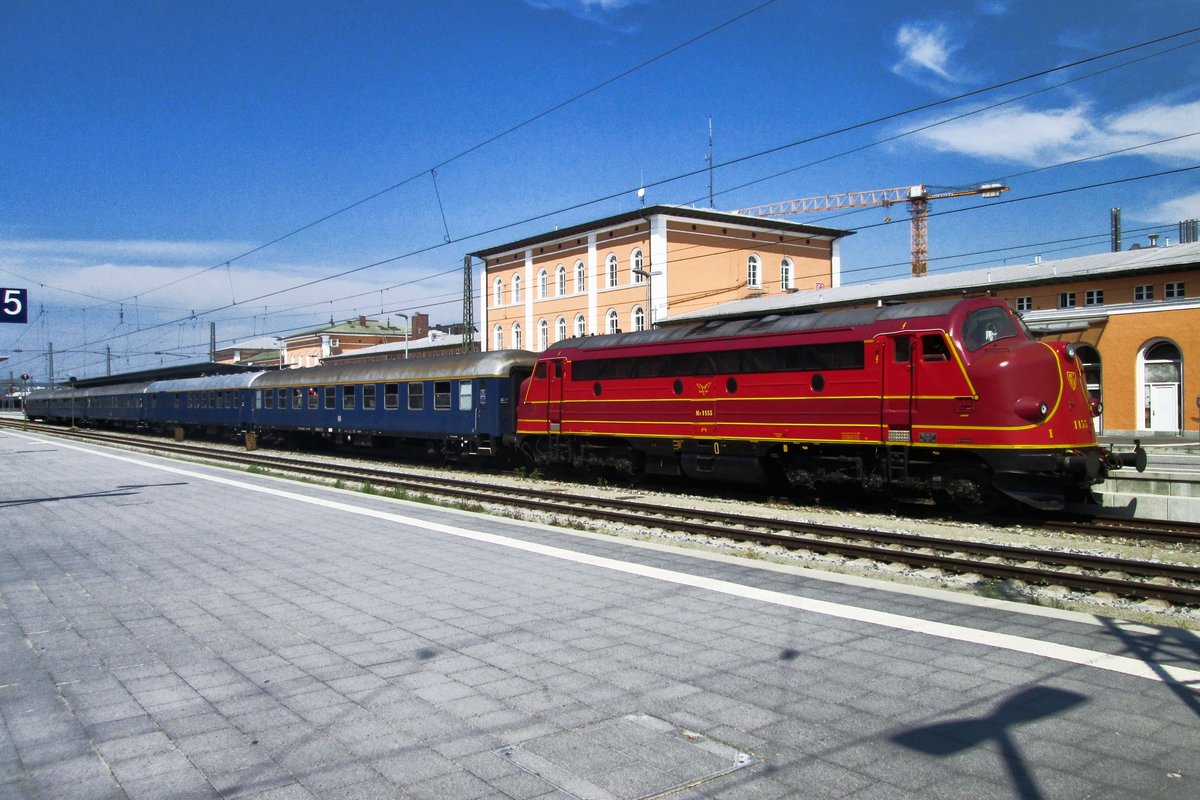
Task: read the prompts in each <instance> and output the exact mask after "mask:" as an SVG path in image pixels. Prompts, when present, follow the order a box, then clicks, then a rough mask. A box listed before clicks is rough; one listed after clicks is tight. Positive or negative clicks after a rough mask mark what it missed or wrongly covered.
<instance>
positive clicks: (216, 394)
mask: <svg viewBox="0 0 1200 800" xmlns="http://www.w3.org/2000/svg"><path fill="white" fill-rule="evenodd" d="M262 374H263V373H261V372H243V373H235V374H232V375H210V376H207V377H203V378H181V379H174V380H163V381H155V382H154V383H152V384H150V385H149V386H148V387H147V388H146V397H147V405H148V409H147V411H146V419H147V422H148V423H149V424H150V426H151V427H153V428H158V429H165V428H183V429H185V430H199V431H205V432H210V433H211V432H217V431H222V430H232V431H242V430H246V429H248V428H249V427H250V426H251V425H253V423H254V418H253V414H252V404H251V392H250V384H251V382H253V381H254V379H255V378H258V377H259V376H261V375H262Z"/></svg>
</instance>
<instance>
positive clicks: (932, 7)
mask: <svg viewBox="0 0 1200 800" xmlns="http://www.w3.org/2000/svg"><path fill="white" fill-rule="evenodd" d="M1195 27H1200V0H1123V1H1122V2H1116V0H1100V1H1099V2H1096V1H1095V0H1093V2H1076V1H1075V0H1057V1H1056V2H1049V3H1048V2H1044V1H1042V2H1033V1H1032V0H1029V1H1026V0H975V1H972V0H929V1H927V2H924V3H920V4H906V3H894V2H893V3H886V2H875V0H861V2H853V1H851V2H845V3H838V4H831V3H828V2H815V1H812V0H774V2H766V3H764V2H763V0H726V1H725V2H705V1H703V0H700V1H697V2H687V1H685V0H478V1H477V2H466V1H465V0H462V1H456V0H448V1H447V2H440V3H416V2H400V3H397V2H365V1H364V2H337V3H335V2H302V1H300V0H297V1H296V2H287V3H285V2H258V1H257V0H240V1H239V2H203V3H184V2H173V1H172V2H161V1H160V0H158V1H155V2H111V3H95V2H72V1H71V0H59V1H58V2H54V3H46V2H41V1H40V0H5V2H4V3H3V4H0V76H2V77H0V108H3V109H4V111H3V114H0V159H2V161H0V286H3V287H20V288H28V289H29V290H30V299H31V314H30V322H29V324H28V325H0V355H4V354H8V355H10V357H11V360H10V361H9V362H7V363H0V378H4V379H6V378H7V377H8V373H9V372H10V371H11V372H16V373H17V374H20V373H21V372H30V373H32V374H33V375H34V376H35V377H36V378H42V379H44V378H45V375H46V369H47V364H46V358H45V355H44V353H45V351H46V349H47V345H48V343H50V342H53V344H54V348H55V351H56V359H55V371H56V374H57V376H58V377H62V376H64V375H66V374H76V375H78V376H80V377H83V376H94V375H99V374H103V373H104V371H105V353H106V350H107V351H110V352H111V355H112V369H113V371H114V372H121V371H126V370H129V369H136V368H143V367H148V366H154V365H157V364H167V365H174V364H178V363H183V362H184V361H186V360H189V359H191V360H196V359H202V358H203V357H204V355H205V354H206V352H207V347H208V336H209V323H210V322H215V323H216V326H217V338H218V340H219V343H220V344H225V343H228V342H230V341H233V340H239V339H244V338H247V337H249V336H252V335H256V334H262V333H283V332H288V331H292V330H297V329H303V328H306V327H312V326H315V325H319V324H321V323H322V322H324V321H328V320H329V318H330V317H334V318H336V319H346V318H349V317H352V316H355V315H357V314H368V315H372V316H377V317H378V316H380V315H381V312H385V313H383V316H387V313H386V312H391V313H412V312H415V311H425V312H427V313H429V314H430V316H431V318H432V320H433V321H434V322H453V321H457V320H459V319H460V318H461V317H460V315H461V295H460V291H461V268H462V257H463V255H464V253H466V252H469V251H471V250H477V249H481V248H484V247H488V246H492V245H495V244H500V243H503V242H506V241H510V240H513V239H516V238H519V237H522V236H526V235H530V234H534V233H538V232H541V231H544V230H547V229H549V228H553V227H554V226H565V225H572V224H577V223H580V222H584V221H587V220H589V219H593V218H597V217H601V216H605V215H608V214H613V213H619V212H621V211H625V210H629V209H632V208H635V207H636V206H637V205H638V203H639V201H638V199H637V196H636V189H637V187H638V186H639V185H642V184H643V183H644V184H645V185H646V186H647V187H648V188H647V195H646V202H647V203H678V204H693V203H694V204H697V205H701V206H707V205H708V176H707V174H706V173H705V171H704V168H705V164H706V162H705V157H706V154H707V147H708V120H709V118H710V117H711V118H712V122H713V130H714V138H715V145H714V161H715V163H716V165H717V168H716V169H715V170H714V182H715V189H716V192H717V195H716V197H715V206H716V207H717V208H719V209H735V208H741V207H746V206H752V205H756V204H760V203H766V202H771V201H775V200H783V199H788V198H795V197H807V196H814V195H821V194H830V193H837V192H848V191H858V190H866V189H878V188H887V187H894V186H904V185H909V184H917V183H923V184H927V185H931V186H956V185H965V184H973V183H978V182H982V181H988V180H993V179H998V178H999V179H1004V180H1005V181H1006V182H1007V183H1008V184H1009V185H1010V186H1011V187H1012V190H1011V191H1010V192H1008V193H1007V194H1006V195H1004V196H1003V198H1002V199H1003V200H1005V201H1016V202H1005V203H1001V204H994V205H993V207H992V208H988V209H979V210H968V209H969V208H970V207H971V206H975V205H982V204H983V203H982V201H979V200H977V199H975V198H966V199H961V200H945V201H938V202H937V203H935V204H933V206H931V210H932V212H933V213H932V216H931V219H930V257H931V262H930V269H931V271H942V270H952V269H962V268H967V267H969V266H982V265H986V264H1000V263H1005V262H1006V261H1007V263H1014V262H1017V261H1022V260H1029V259H1031V258H1032V257H1033V256H1034V255H1036V254H1041V255H1042V256H1043V258H1055V257H1065V256H1071V255H1081V254H1086V253H1094V252H1101V251H1104V250H1106V249H1107V248H1108V236H1107V234H1108V220H1109V209H1110V208H1112V207H1114V206H1119V207H1121V208H1122V213H1123V219H1124V227H1125V229H1126V236H1125V244H1126V246H1128V245H1129V244H1130V243H1132V242H1133V241H1136V240H1138V237H1139V236H1140V237H1141V241H1143V242H1144V241H1145V238H1144V232H1145V231H1150V230H1155V231H1159V232H1161V233H1162V234H1163V235H1164V236H1170V237H1171V238H1172V239H1173V238H1174V237H1175V232H1174V230H1173V228H1172V227H1168V226H1173V225H1174V224H1175V223H1176V222H1178V221H1179V220H1180V219H1185V218H1192V217H1196V216H1200V170H1195V171H1178V170H1186V169H1187V168H1189V167H1194V166H1197V165H1200V31H1198V32H1196V33H1191V34H1187V35H1184V36H1178V37H1175V38H1170V39H1167V40H1165V41H1162V42H1160V43H1158V44H1154V45H1149V46H1146V47H1140V48H1136V49H1131V50H1128V51H1127V52H1124V53H1120V54H1115V55H1111V56H1107V57H1104V58H1099V59H1097V60H1094V61H1092V62H1090V63H1088V64H1084V65H1081V66H1078V67H1075V68H1072V69H1069V70H1061V71H1055V72H1049V73H1046V74H1043V75H1040V76H1039V77H1035V78H1032V79H1030V80H1025V81H1022V82H1018V83H1013V84H1011V85H1009V86H1006V87H1003V88H1000V89H996V90H992V91H986V92H980V93H978V94H975V95H974V96H971V97H968V98H964V99H961V100H955V101H951V102H945V103H943V104H941V105H937V106H935V107H931V108H927V109H926V110H924V111H917V112H913V113H907V114H905V113H902V112H905V111H906V110H909V109H915V108H920V107H923V106H928V105H930V104H933V103H938V102H939V101H944V100H948V99H950V98H954V97H957V96H959V95H962V94H966V93H968V92H975V91H977V90H982V89H987V88H989V87H992V86H995V85H997V84H1002V83H1005V82H1007V81H1011V80H1013V79H1016V78H1021V77H1023V76H1029V75H1034V74H1036V73H1041V72H1043V71H1046V70H1050V69H1052V68H1054V67H1057V66H1060V65H1063V64H1068V63H1071V62H1075V61H1079V60H1083V59H1087V58H1092V57H1095V56H1102V55H1104V54H1107V53H1111V52H1113V51H1117V50H1120V49H1122V48H1127V47H1130V46H1133V45H1138V44H1141V43H1144V42H1148V41H1150V40H1153V39H1156V38H1159V37H1167V36H1170V35H1172V34H1177V33H1180V32H1183V31H1187V30H1189V29H1191V28H1195ZM1101 70H1105V71H1104V72H1103V73H1102V74H1098V75H1091V73H1095V72H1098V71H1101ZM589 90H591V91H589ZM999 103H1003V104H1002V105H996V106H995V107H994V108H990V109H989V108H987V107H988V106H993V105H995V104H999ZM971 112H974V113H971ZM893 115H894V116H893ZM884 117H891V118H890V119H887V120H885V121H882V122H879V123H876V124H871V125H861V123H866V122H869V121H871V120H876V119H880V118H884ZM950 118H957V119H950ZM522 123H527V124H522ZM935 123H940V124H935ZM516 126H519V127H516ZM852 126H859V127H855V128H854V129H853V130H850V131H848V132H846V133H842V134H837V135H832V136H825V134H829V133H831V132H834V131H837V130H840V129H843V128H850V127H852ZM514 127H515V130H513V129H514ZM918 128H924V130H921V131H918V132H912V131H914V130H915V129H918ZM497 137H498V138H497ZM1168 139H1171V140H1173V141H1164V140H1168ZM805 140H812V141H808V142H807V143H804V144H798V145H795V146H791V147H784V145H788V144H791V143H795V142H801V141H805ZM1156 142H1160V144H1154V143H1156ZM1131 148H1132V149H1131ZM1117 151H1124V152H1120V153H1118V152H1117ZM1080 159H1087V160H1083V161H1080ZM1072 161H1074V162H1077V163H1066V162H1072ZM727 162H734V163H727ZM434 168H436V176H435V175H434V174H433V173H432V172H431V170H433V169H434ZM1031 170H1038V171H1036V172H1031ZM1173 170H1174V171H1176V172H1174V174H1167V175H1160V176H1158V177H1153V178H1142V176H1146V175H1152V174H1155V173H1162V172H1169V171H1173ZM680 176H686V177H680ZM1131 178H1141V179H1139V180H1130V181H1127V182H1124V183H1115V184H1112V185H1110V186H1107V187H1103V188H1097V189H1088V190H1080V191H1065V190H1074V189H1078V188H1079V187H1084V186H1089V185H1092V184H1097V183H1106V182H1112V181H1120V180H1125V179H1131ZM739 187H740V188H739ZM1051 192H1060V194H1056V195H1054V196H1051V197H1043V198H1037V197H1036V196H1037V195H1043V194H1047V193H1051ZM439 197H440V201H441V202H440V205H439V200H438V198H439ZM368 198H370V199H368ZM602 198H609V199H602ZM595 201H599V202H595ZM351 206H353V207H351ZM348 207H350V208H349V210H346V211H343V212H342V213H338V214H335V213H334V212H338V211H341V210H342V209H347V208H348ZM564 209H569V210H564ZM947 211H954V213H948V214H945V215H944V216H939V212H947ZM556 212H557V213H556ZM331 214H334V216H331V217H329V218H328V219H324V221H321V222H318V221H319V220H322V219H323V218H325V217H327V216H329V215H331ZM443 215H444V220H445V221H444V222H443ZM532 218H540V219H537V220H536V221H533V222H522V221H523V220H530V219H532ZM888 218H892V219H893V222H891V223H890V224H886V223H885V220H886V219H888ZM800 219H801V220H802V221H805V222H810V223H813V224H821V225H827V226H830V227H843V228H848V229H858V230H859V233H857V234H856V235H855V236H852V237H850V238H848V239H846V240H844V243H843V250H842V264H843V270H844V273H845V279H846V281H847V282H860V281H866V280H875V279H881V278H887V277H896V276H900V275H903V274H905V273H906V272H907V269H908V267H907V261H908V248H909V244H908V223H907V214H906V213H905V212H904V211H903V209H900V208H893V209H890V210H889V209H880V208H875V209H863V210H859V211H857V212H855V213H852V214H843V215H839V216H830V215H818V214H808V215H804V216H803V217H801V218H800ZM313 223H317V224H313ZM306 226H310V227H306ZM300 229H303V230H300ZM298 230H299V231H300V232H298V233H295V235H291V236H287V238H284V239H283V240H282V241H278V242H275V243H274V244H270V245H269V246H266V247H262V245H266V244H267V243H270V242H273V241H274V240H276V239H278V238H279V237H284V236H285V235H287V234H291V233H293V232H294V231H298ZM1136 231H1143V233H1136ZM1080 237H1093V238H1080ZM447 238H449V240H450V241H449V242H447V241H446V239H447ZM1074 239H1078V241H1072V242H1065V241H1063V240H1074ZM251 251H254V252H251ZM983 251H988V252H983ZM980 253H982V254H980ZM972 254H975V255H972ZM380 262H382V263H380ZM373 264H377V266H370V265H373ZM335 276H340V277H335ZM294 287H298V288H294Z"/></svg>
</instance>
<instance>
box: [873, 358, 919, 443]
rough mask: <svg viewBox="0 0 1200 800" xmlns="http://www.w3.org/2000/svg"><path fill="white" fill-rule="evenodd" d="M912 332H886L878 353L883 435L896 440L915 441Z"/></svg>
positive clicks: (898, 441) (887, 439)
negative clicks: (893, 333)
mask: <svg viewBox="0 0 1200 800" xmlns="http://www.w3.org/2000/svg"><path fill="white" fill-rule="evenodd" d="M915 340H916V337H915V336H913V335H911V334H899V335H896V336H885V337H883V338H882V339H880V341H881V342H882V344H883V347H882V352H880V354H879V358H880V361H882V362H883V363H882V364H881V366H882V374H883V381H882V384H883V385H882V391H881V392H880V402H881V414H880V417H881V420H882V422H883V431H882V434H883V435H882V437H881V438H882V439H883V440H884V441H886V442H893V443H896V444H900V443H908V442H910V441H912V393H913V347H914V343H915Z"/></svg>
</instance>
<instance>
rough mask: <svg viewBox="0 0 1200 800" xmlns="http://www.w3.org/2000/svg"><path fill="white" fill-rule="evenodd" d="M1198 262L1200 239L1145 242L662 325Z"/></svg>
mask: <svg viewBox="0 0 1200 800" xmlns="http://www.w3.org/2000/svg"><path fill="white" fill-rule="evenodd" d="M1198 265H1200V243H1192V244H1177V245H1172V246H1170V247H1146V248H1142V249H1140V250H1123V251H1121V252H1119V253H1099V254H1096V255H1090V256H1078V257H1076V258H1065V259H1058V260H1055V261H1040V262H1034V263H1031V264H1021V265H1016V266H1003V265H1002V266H995V267H987V268H984V269H975V270H964V271H961V272H947V273H944V274H940V275H926V276H924V277H920V278H913V277H905V278H897V279H895V280H889V281H880V282H878V283H860V284H851V285H849V286H838V287H836V288H832V289H819V290H815V291H808V292H793V293H791V294H782V295H771V296H767V297H755V298H752V299H749V300H735V301H733V302H731V303H722V304H720V305H717V306H712V307H710V308H705V309H701V310H699V311H690V312H687V313H684V314H678V315H672V316H670V317H668V318H667V319H665V320H662V321H661V322H660V324H662V325H674V324H679V323H685V322H695V321H698V320H706V319H714V318H728V317H759V316H763V315H764V314H795V313H798V312H800V311H804V310H806V309H812V308H820V307H823V306H833V305H850V304H857V303H869V302H876V301H879V300H890V299H900V298H914V299H918V298H922V297H932V296H937V295H945V294H954V293H961V292H977V291H987V290H989V289H990V290H996V291H1000V290H1004V289H1010V288H1014V287H1020V286H1025V285H1032V284H1045V283H1056V282H1066V281H1077V280H1079V279H1080V278H1081V277H1093V278H1095V277H1111V276H1113V275H1121V274H1126V273H1139V272H1154V271H1169V270H1175V269H1179V268H1180V267H1188V266H1198Z"/></svg>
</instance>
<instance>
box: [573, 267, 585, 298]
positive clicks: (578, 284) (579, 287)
mask: <svg viewBox="0 0 1200 800" xmlns="http://www.w3.org/2000/svg"><path fill="white" fill-rule="evenodd" d="M586 291H587V267H586V266H585V265H584V263H583V262H582V261H576V262H575V294H583V293H584V292H586Z"/></svg>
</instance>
